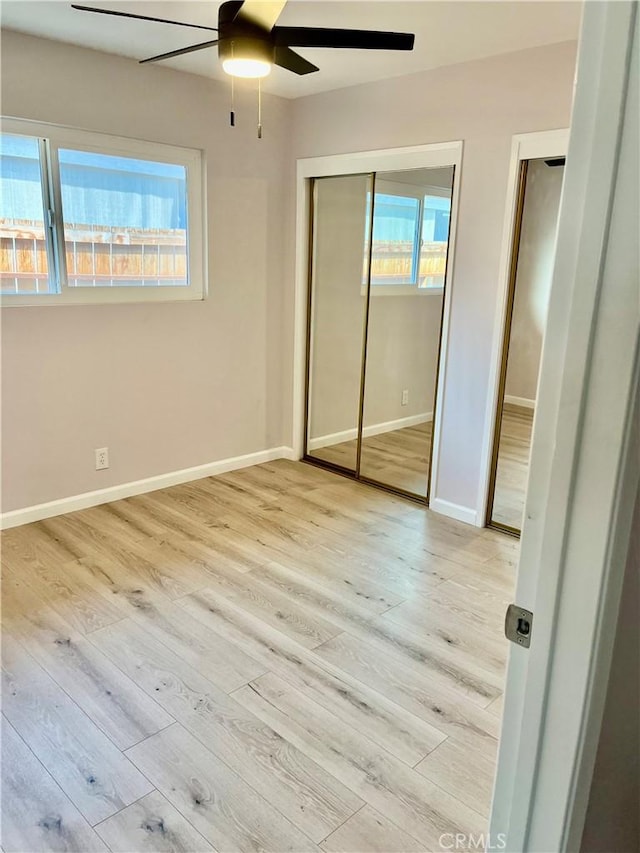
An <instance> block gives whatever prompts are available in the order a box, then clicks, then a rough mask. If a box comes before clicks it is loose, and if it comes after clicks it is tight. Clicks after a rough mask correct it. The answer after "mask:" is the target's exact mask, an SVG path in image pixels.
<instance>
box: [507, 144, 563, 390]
mask: <svg viewBox="0 0 640 853" xmlns="http://www.w3.org/2000/svg"><path fill="white" fill-rule="evenodd" d="M563 174H564V169H563V168H562V167H561V166H554V167H550V166H547V165H546V163H545V162H544V160H532V161H531V162H530V163H529V166H528V170H527V185H526V190H525V197H524V210H523V214H522V231H521V234H520V247H519V251H518V272H517V276H516V288H515V298H514V303H513V315H512V325H511V340H510V343H509V360H508V362H507V381H506V394H507V396H508V397H509V396H513V397H519V398H521V399H525V400H530V401H531V402H533V401H535V399H536V391H537V388H538V373H539V372H540V355H541V353H542V340H543V338H544V329H545V325H546V322H547V307H548V304H549V290H550V288H551V275H552V272H553V257H554V250H555V242H556V230H557V226H558V211H559V209H560V192H561V190H562V177H563Z"/></svg>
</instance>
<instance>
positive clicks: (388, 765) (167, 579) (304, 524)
mask: <svg viewBox="0 0 640 853" xmlns="http://www.w3.org/2000/svg"><path fill="white" fill-rule="evenodd" d="M2 544H3V547H2V569H3V622H4V628H3V630H4V641H3V647H2V654H3V678H4V681H3V714H4V718H3V740H2V753H3V754H2V758H3V761H2V773H3V780H2V781H3V790H2V794H3V796H2V812H3V815H2V816H3V821H2V847H3V850H4V851H5V853H10V851H21V852H22V853H26V851H40V850H47V851H48V850H52V851H53V850H56V851H57V850H66V851H78V853H85V851H104V850H108V849H110V850H113V851H128V853H131V851H169V850H171V851H194V852H195V851H212V850H217V851H220V853H236V851H241V852H242V853H244V851H252V853H253V851H257V850H261V851H272V853H282V851H296V853H298V851H313V850H315V851H319V850H320V849H322V850H324V851H326V853H346V851H349V853H356V851H358V853H367V851H372V853H373V852H374V851H384V853H393V852H394V851H398V853H399V851H414V850H415V851H437V850H439V849H440V844H439V839H440V836H441V834H442V833H446V832H454V833H455V832H465V833H469V832H477V833H479V832H482V831H484V830H485V828H486V818H487V814H488V808H489V799H490V794H491V785H492V778H493V773H494V764H495V755H496V747H497V736H498V733H499V726H500V713H501V710H500V701H501V694H502V688H503V677H504V667H505V659H506V655H507V644H506V641H505V640H504V639H503V637H502V629H501V625H502V620H503V613H504V607H505V606H506V604H507V603H508V601H509V600H510V598H511V595H512V591H513V578H514V564H515V561H516V559H517V546H518V543H517V542H516V541H515V540H513V539H510V538H508V537H504V536H503V535H500V534H499V533H496V532H493V531H489V530H479V529H475V528H472V527H468V526H465V525H462V524H459V523H456V522H453V521H450V520H448V519H446V518H443V517H441V516H437V515H435V514H433V513H430V512H429V511H428V510H426V509H424V508H422V507H419V506H417V505H414V504H411V503H410V502H408V501H404V500H402V499H400V498H396V497H394V496H392V495H389V494H386V493H384V492H380V491H377V490H375V489H372V488H370V487H367V486H364V485H362V484H358V483H354V482H352V481H349V480H347V479H346V478H342V477H339V476H336V475H334V474H331V473H328V472H325V471H322V470H320V469H317V468H314V467H312V466H310V465H304V464H301V463H293V462H285V461H279V462H274V463H269V464H266V465H262V466H258V467H255V468H250V469H246V470H244V471H240V472H235V473H230V474H226V475H223V476H220V477H215V478H209V479H205V480H199V481H196V482H193V483H189V484H186V485H183V486H177V487H175V488H172V489H167V490H165V491H160V492H154V493H152V494H148V495H143V496H139V497H135V498H130V499H127V500H123V501H119V502H116V503H113V504H108V505H104V506H101V507H96V508H93V509H88V510H84V511H82V512H77V513H73V514H70V515H67V516H62V517H58V518H54V519H49V520H47V521H42V522H38V523H36V524H31V525H28V526H25V527H20V528H15V529H13V530H9V531H7V532H6V533H5V534H4V536H3V543H2Z"/></svg>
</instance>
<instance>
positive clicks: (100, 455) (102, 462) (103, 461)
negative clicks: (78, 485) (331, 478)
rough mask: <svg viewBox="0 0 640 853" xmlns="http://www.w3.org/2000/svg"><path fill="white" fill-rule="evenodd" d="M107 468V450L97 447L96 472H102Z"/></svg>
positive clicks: (106, 448)
mask: <svg viewBox="0 0 640 853" xmlns="http://www.w3.org/2000/svg"><path fill="white" fill-rule="evenodd" d="M108 467H109V448H108V447H98V448H97V449H96V471H102V470H103V469H104V468H108Z"/></svg>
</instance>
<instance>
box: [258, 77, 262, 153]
mask: <svg viewBox="0 0 640 853" xmlns="http://www.w3.org/2000/svg"><path fill="white" fill-rule="evenodd" d="M258 139H262V80H260V78H258Z"/></svg>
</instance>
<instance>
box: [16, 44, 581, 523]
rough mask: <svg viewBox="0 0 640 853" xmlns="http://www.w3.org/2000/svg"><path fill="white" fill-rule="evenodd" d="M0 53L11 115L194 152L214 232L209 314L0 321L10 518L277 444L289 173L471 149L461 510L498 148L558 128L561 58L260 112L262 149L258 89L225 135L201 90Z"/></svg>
mask: <svg viewBox="0 0 640 853" xmlns="http://www.w3.org/2000/svg"><path fill="white" fill-rule="evenodd" d="M2 47H3V51H2V63H3V67H2V110H3V112H4V113H5V114H8V115H14V116H18V117H24V118H32V119H36V120H39V121H51V122H59V123H63V124H69V125H74V126H78V127H82V128H85V129H89V130H96V131H106V132H112V133H116V134H121V135H128V136H132V137H137V138H142V139H145V138H148V139H150V140H153V141H158V142H165V143H169V144H175V145H184V146H189V147H197V148H202V149H204V150H205V153H206V157H207V164H208V183H207V201H208V208H209V236H210V245H209V250H210V251H209V272H210V296H209V299H208V300H207V301H205V302H202V303H184V304H177V303H174V304H167V305H161V304H157V305H136V306H125V305H121V306H117V305H113V306H76V307H55V308H48V307H47V308H13V309H9V310H6V311H4V312H3V318H2V356H3V389H2V402H3V499H4V505H3V509H4V510H5V511H8V510H11V509H14V508H19V507H23V506H29V505H33V504H37V503H40V502H44V501H48V500H53V499H56V498H61V497H65V496H68V495H73V494H78V493H81V492H84V491H89V490H93V489H100V488H103V487H107V486H111V485H115V484H119V483H124V482H127V481H131V480H136V479H139V478H144V477H148V476H152V475H155V474H161V473H164V472H169V471H173V470H177V469H181V468H186V467H191V466H195V465H199V464H205V463H207V462H212V461H215V460H218V459H224V458H227V457H230V456H236V455H239V454H244V453H251V452H254V451H259V450H262V449H266V448H270V447H275V446H280V445H283V444H287V445H288V444H291V441H292V435H291V430H292V359H293V306H294V298H293V293H294V275H293V267H294V262H293V258H294V249H295V246H294V233H295V231H294V216H295V214H294V210H295V207H294V203H293V199H294V196H295V181H294V158H295V157H306V156H313V155H321V154H331V153H340V152H347V151H358V150H367V149H372V148H385V147H394V146H404V145H412V144H419V143H427V142H438V141H443V140H452V139H463V140H464V142H465V152H464V163H463V169H462V183H461V202H460V217H459V227H458V235H457V236H458V251H457V257H456V259H455V269H454V282H453V292H452V319H451V340H450V351H451V357H450V358H449V363H448V377H447V378H448V391H447V394H446V397H445V399H444V401H443V407H444V424H443V443H442V456H441V480H440V482H441V488H440V495H439V496H440V497H442V498H445V499H447V500H450V501H452V502H454V503H458V504H462V505H465V506H474V505H475V503H476V501H477V497H478V488H479V486H478V477H479V465H480V458H479V454H480V442H481V436H482V427H483V422H484V407H485V400H486V394H487V379H488V373H489V359H490V351H491V336H492V333H493V317H494V308H495V299H496V286H497V277H498V264H499V253H500V243H501V237H502V233H501V231H502V216H503V208H504V201H505V190H506V180H507V170H508V163H509V152H510V144H511V135H512V134H513V133H519V132H526V131H532V130H543V129H547V128H555V127H563V126H567V124H568V121H569V108H570V101H571V91H572V79H573V68H574V54H575V45H574V44H573V43H567V44H561V45H554V46H550V47H545V48H539V49H533V50H528V51H522V52H519V53H515V54H510V55H505V56H501V57H495V58H491V59H487V60H482V61H478V62H472V63H465V64H461V65H456V66H451V67H448V68H441V69H438V70H436V71H431V72H425V73H421V74H416V75H411V76H408V77H404V78H395V79H390V80H386V81H382V82H379V83H373V84H367V85H364V86H358V87H353V88H350V89H343V90H339V91H336V92H333V93H327V94H321V95H317V96H313V97H309V98H304V99H299V100H298V101H295V102H287V101H284V100H282V99H279V98H275V97H267V98H266V99H265V111H264V112H265V122H264V123H265V135H264V139H263V140H262V141H260V142H259V141H258V140H257V139H256V138H255V136H254V132H253V121H254V111H255V110H254V108H255V103H254V100H255V99H254V97H253V93H250V94H249V93H245V94H241V95H240V98H239V100H240V103H239V105H238V118H239V126H238V127H237V128H236V129H235V130H233V129H231V128H229V127H228V126H227V112H228V107H229V92H228V89H227V87H226V86H224V85H223V84H220V83H217V82H215V81H211V80H207V79H204V78H201V77H197V76H191V75H187V74H184V73H181V72H177V71H172V70H169V69H166V68H161V67H158V66H155V67H154V66H148V67H143V68H140V66H138V65H137V63H135V62H134V61H132V60H129V59H124V58H120V57H115V56H110V55H107V54H101V53H98V52H95V51H90V50H86V49H83V48H77V47H72V46H69V45H66V44H61V43H56V42H51V41H47V40H42V39H37V38H33V37H29V36H23V35H19V34H15V33H4V34H3V43H2ZM43 69H46V73H43ZM291 122H293V123H291ZM105 445H107V446H109V448H110V454H111V467H110V469H109V470H108V471H103V472H96V471H95V470H94V464H93V462H94V460H93V449H94V448H95V447H102V446H105Z"/></svg>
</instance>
